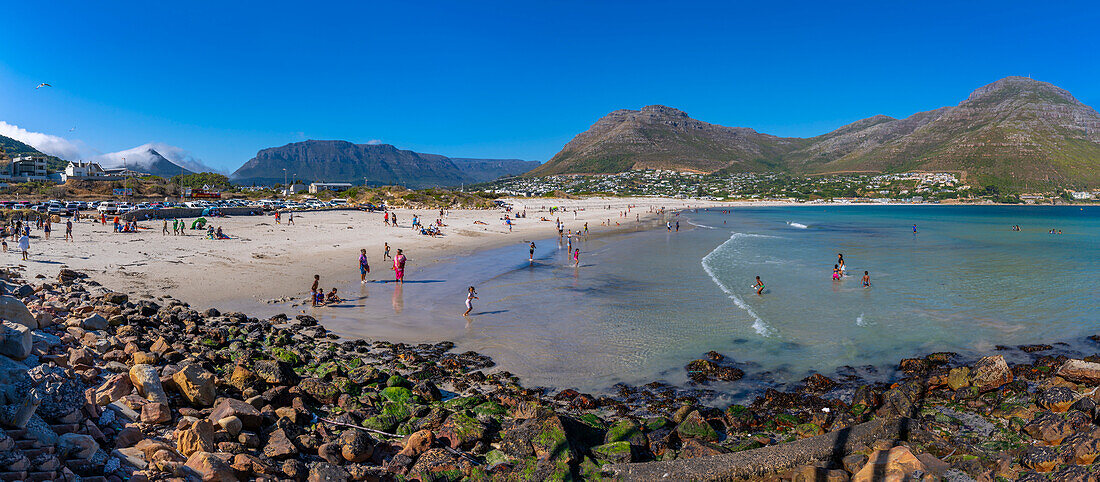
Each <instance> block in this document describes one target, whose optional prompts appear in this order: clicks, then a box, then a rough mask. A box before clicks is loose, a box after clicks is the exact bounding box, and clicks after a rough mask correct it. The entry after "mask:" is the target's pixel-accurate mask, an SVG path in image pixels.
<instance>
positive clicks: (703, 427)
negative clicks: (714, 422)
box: [676, 410, 718, 442]
mask: <svg viewBox="0 0 1100 482" xmlns="http://www.w3.org/2000/svg"><path fill="white" fill-rule="evenodd" d="M676 433H677V434H679V435H680V438H681V439H689V438H697V439H700V440H703V441H706V442H716V441H718V432H716V431H715V430H714V427H711V426H710V424H709V423H707V421H706V420H705V419H703V416H702V415H700V414H699V411H698V410H692V411H691V413H688V415H687V416H686V417H684V421H682V422H680V424H679V425H677V426H676Z"/></svg>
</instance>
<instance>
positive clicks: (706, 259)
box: [701, 233, 772, 336]
mask: <svg viewBox="0 0 1100 482" xmlns="http://www.w3.org/2000/svg"><path fill="white" fill-rule="evenodd" d="M751 237H759V238H770V237H771V236H765V235H762V234H745V233H733V234H732V235H731V236H730V239H728V240H726V242H724V243H722V244H720V245H718V247H717V248H714V250H713V251H711V252H710V253H707V255H706V256H703V259H702V261H701V264H702V265H703V271H706V272H707V276H710V279H711V281H714V284H716V285H718V287H719V288H721V290H722V291H723V292H725V293H726V295H728V296H729V298H730V299H731V300H733V304H734V305H736V306H737V307H738V308H741V309H742V310H744V311H745V313H748V314H749V316H751V317H752V319H753V323H752V329H753V330H756V333H757V334H758V335H760V336H771V335H772V329H771V327H770V326H768V324H767V323H766V322H764V320H763V319H762V318H760V316H759V315H757V314H756V312H755V311H753V310H752V308H751V307H749V305H748V304H747V303H745V300H742V299H741V297H740V296H737V294H736V293H734V292H733V290H731V289H730V287H729V286H726V284H725V283H723V282H722V280H720V279H718V276H716V275H715V274H714V270H713V269H712V268H711V267H710V260H711V259H712V256H714V253H717V252H718V251H719V250H720V249H722V248H723V247H724V246H726V245H728V244H729V243H731V242H733V241H734V240H736V239H739V238H751Z"/></svg>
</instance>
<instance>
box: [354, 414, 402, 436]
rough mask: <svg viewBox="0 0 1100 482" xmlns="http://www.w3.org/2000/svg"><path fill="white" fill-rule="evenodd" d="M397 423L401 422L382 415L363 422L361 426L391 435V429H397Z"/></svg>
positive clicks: (390, 416)
mask: <svg viewBox="0 0 1100 482" xmlns="http://www.w3.org/2000/svg"><path fill="white" fill-rule="evenodd" d="M399 423H401V420H398V419H397V417H394V416H393V415H386V414H382V415H375V416H373V417H371V418H368V419H366V420H364V421H363V426H364V427H367V428H370V429H374V430H381V431H383V432H389V433H393V429H394V428H395V427H397V424H399Z"/></svg>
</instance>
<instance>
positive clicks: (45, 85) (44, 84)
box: [35, 82, 53, 89]
mask: <svg viewBox="0 0 1100 482" xmlns="http://www.w3.org/2000/svg"><path fill="white" fill-rule="evenodd" d="M43 87H53V86H52V85H50V84H47V83H45V82H43V83H41V84H38V86H37V87H35V89H41V88H43Z"/></svg>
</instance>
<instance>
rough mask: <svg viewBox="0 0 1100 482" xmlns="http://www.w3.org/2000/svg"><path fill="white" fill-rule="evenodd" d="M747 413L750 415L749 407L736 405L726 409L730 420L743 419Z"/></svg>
mask: <svg viewBox="0 0 1100 482" xmlns="http://www.w3.org/2000/svg"><path fill="white" fill-rule="evenodd" d="M747 413H750V412H749V407H746V406H744V405H738V404H736V403H735V404H733V405H730V406H728V407H726V416H727V417H730V418H738V417H742V416H744V415H745V414H747Z"/></svg>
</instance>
